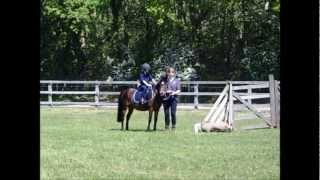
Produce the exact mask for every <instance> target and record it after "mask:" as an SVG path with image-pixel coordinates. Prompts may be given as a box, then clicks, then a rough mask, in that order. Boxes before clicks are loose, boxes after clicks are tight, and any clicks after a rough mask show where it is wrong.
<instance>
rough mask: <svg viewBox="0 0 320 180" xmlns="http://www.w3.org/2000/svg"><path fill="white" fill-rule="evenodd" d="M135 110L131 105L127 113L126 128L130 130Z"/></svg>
mask: <svg viewBox="0 0 320 180" xmlns="http://www.w3.org/2000/svg"><path fill="white" fill-rule="evenodd" d="M132 112H133V108H132V107H129V111H128V114H127V118H126V119H127V120H126V130H129V120H130V116H131V114H132Z"/></svg>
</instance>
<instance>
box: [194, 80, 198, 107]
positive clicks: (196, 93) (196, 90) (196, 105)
mask: <svg viewBox="0 0 320 180" xmlns="http://www.w3.org/2000/svg"><path fill="white" fill-rule="evenodd" d="M194 93H195V95H194V99H193V103H194V108H195V109H198V105H199V99H198V93H199V85H198V84H195V85H194Z"/></svg>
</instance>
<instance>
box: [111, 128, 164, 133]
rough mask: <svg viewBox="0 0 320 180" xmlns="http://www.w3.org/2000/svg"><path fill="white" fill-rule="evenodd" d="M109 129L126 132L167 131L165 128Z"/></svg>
mask: <svg viewBox="0 0 320 180" xmlns="http://www.w3.org/2000/svg"><path fill="white" fill-rule="evenodd" d="M109 131H122V132H126V131H131V132H156V131H165V130H164V129H157V130H155V131H154V130H153V129H151V130H146V129H129V130H121V129H114V128H112V129H109Z"/></svg>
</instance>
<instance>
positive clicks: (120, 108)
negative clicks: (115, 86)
mask: <svg viewBox="0 0 320 180" xmlns="http://www.w3.org/2000/svg"><path fill="white" fill-rule="evenodd" d="M125 91H126V90H123V91H121V92H120V96H119V100H118V117H117V122H123V120H124V114H123V105H124V104H123V101H124V98H123V96H124V92H125Z"/></svg>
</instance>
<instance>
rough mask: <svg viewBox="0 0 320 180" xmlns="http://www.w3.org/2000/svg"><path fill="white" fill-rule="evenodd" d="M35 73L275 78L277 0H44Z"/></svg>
mask: <svg viewBox="0 0 320 180" xmlns="http://www.w3.org/2000/svg"><path fill="white" fill-rule="evenodd" d="M40 8H41V11H40V33H41V34H40V50H41V51H40V67H41V69H40V73H41V79H56V80H106V79H108V78H112V79H114V80H135V79H136V77H137V74H138V73H139V71H140V65H141V64H143V63H144V62H147V63H149V64H150V65H151V67H152V73H153V74H154V76H156V77H159V76H160V75H161V73H162V72H163V68H164V66H166V65H169V66H173V67H175V68H176V69H177V71H178V74H179V76H180V77H181V78H182V79H183V80H266V79H267V77H268V74H274V75H275V78H277V79H278V78H279V71H280V22H279V21H280V20H279V16H280V15H279V14H280V3H279V0H197V1H195V0H163V1H159V0H130V1H129V0H42V1H41V5H40Z"/></svg>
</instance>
